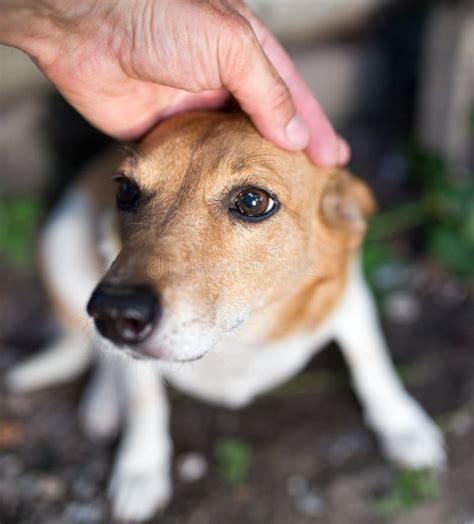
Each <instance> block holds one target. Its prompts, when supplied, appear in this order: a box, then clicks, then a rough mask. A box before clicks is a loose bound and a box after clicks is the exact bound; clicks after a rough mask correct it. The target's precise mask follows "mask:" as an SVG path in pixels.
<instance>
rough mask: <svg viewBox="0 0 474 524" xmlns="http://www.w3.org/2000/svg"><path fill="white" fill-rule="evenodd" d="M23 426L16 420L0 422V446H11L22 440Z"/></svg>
mask: <svg viewBox="0 0 474 524" xmlns="http://www.w3.org/2000/svg"><path fill="white" fill-rule="evenodd" d="M23 435H24V430H23V426H22V425H20V424H18V423H17V422H12V421H4V422H1V423H0V447H2V448H12V447H14V446H16V445H17V444H19V443H20V442H21V441H22V440H23Z"/></svg>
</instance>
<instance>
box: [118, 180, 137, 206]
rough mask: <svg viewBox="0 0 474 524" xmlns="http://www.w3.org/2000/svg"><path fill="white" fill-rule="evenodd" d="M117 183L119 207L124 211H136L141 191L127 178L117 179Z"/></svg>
mask: <svg viewBox="0 0 474 524" xmlns="http://www.w3.org/2000/svg"><path fill="white" fill-rule="evenodd" d="M117 181H118V187H117V206H118V207H119V208H120V209H122V210H124V211H131V210H134V209H135V208H136V205H137V203H138V198H139V197H140V189H139V188H138V186H137V184H136V183H135V182H133V181H132V180H130V179H129V178H127V177H125V176H120V177H117Z"/></svg>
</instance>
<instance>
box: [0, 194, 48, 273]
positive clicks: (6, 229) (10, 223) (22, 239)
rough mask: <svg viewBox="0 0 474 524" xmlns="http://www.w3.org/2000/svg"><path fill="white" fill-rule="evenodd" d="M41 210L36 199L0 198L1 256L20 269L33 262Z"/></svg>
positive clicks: (26, 197) (25, 197)
mask: <svg viewBox="0 0 474 524" xmlns="http://www.w3.org/2000/svg"><path fill="white" fill-rule="evenodd" d="M41 210H42V206H41V204H40V202H39V201H38V200H37V199H36V198H33V197H28V196H22V197H1V196H0V256H2V257H4V258H5V259H6V260H7V261H8V262H10V263H12V264H14V265H16V266H20V267H25V266H27V265H28V264H29V263H31V262H32V260H33V253H34V244H35V233H36V230H37V226H38V221H39V217H40V214H41Z"/></svg>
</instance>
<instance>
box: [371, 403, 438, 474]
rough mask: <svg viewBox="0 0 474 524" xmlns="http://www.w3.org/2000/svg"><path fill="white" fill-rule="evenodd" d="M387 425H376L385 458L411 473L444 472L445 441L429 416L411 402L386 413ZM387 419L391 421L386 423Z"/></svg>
mask: <svg viewBox="0 0 474 524" xmlns="http://www.w3.org/2000/svg"><path fill="white" fill-rule="evenodd" d="M386 417H387V425H386V426H384V425H383V424H382V425H381V424H380V420H379V424H377V426H378V428H379V431H378V433H379V437H380V440H381V445H382V448H383V451H384V453H385V455H386V456H387V457H388V458H389V459H390V460H392V461H394V462H396V463H397V464H399V465H401V466H403V467H407V468H413V469H423V468H433V469H443V468H444V467H445V466H446V463H447V458H446V452H445V448H444V438H443V435H442V433H441V431H440V430H439V428H438V427H437V426H436V424H435V423H434V422H433V421H432V420H431V419H430V418H429V416H428V415H427V414H426V413H425V412H424V411H423V410H422V409H421V408H420V406H418V404H416V403H415V402H414V401H412V400H410V401H409V402H407V404H406V405H404V406H403V407H402V408H399V409H398V410H395V411H391V410H390V411H387V413H386ZM389 419H390V420H389Z"/></svg>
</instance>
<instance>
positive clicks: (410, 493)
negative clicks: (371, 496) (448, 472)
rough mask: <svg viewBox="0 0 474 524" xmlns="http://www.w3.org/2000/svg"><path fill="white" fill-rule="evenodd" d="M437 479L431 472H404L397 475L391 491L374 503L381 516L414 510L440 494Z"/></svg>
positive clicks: (374, 508) (375, 509) (374, 507)
mask: <svg viewBox="0 0 474 524" xmlns="http://www.w3.org/2000/svg"><path fill="white" fill-rule="evenodd" d="M440 491H441V490H440V486H439V482H438V480H437V478H436V477H435V476H434V474H433V473H432V472H431V471H429V470H404V471H400V472H398V473H397V474H396V475H395V478H394V480H393V482H392V486H391V488H390V491H389V492H388V493H387V494H385V495H383V496H382V497H379V498H377V499H376V500H375V501H374V502H373V510H374V511H375V512H376V513H380V514H390V513H396V512H398V511H406V510H409V509H412V508H414V507H415V506H417V505H418V504H421V503H422V502H426V501H427V500H431V499H434V498H436V497H438V496H439V494H440Z"/></svg>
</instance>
